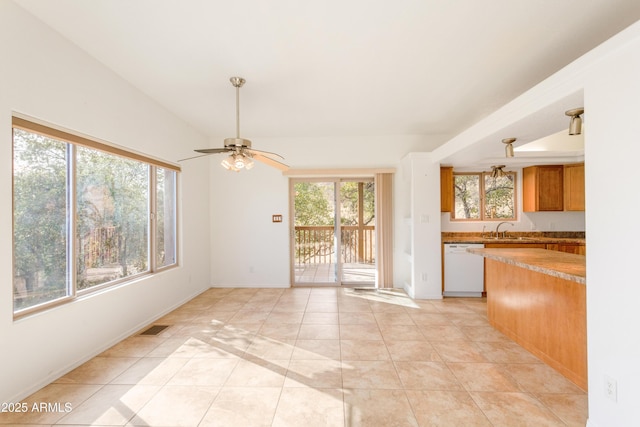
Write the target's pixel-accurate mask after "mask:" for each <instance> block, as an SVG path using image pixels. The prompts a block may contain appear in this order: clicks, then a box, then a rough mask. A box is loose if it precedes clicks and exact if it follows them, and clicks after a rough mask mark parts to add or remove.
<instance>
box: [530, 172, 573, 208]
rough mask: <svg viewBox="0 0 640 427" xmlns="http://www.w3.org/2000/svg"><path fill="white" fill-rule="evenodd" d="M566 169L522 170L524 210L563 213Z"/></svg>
mask: <svg viewBox="0 0 640 427" xmlns="http://www.w3.org/2000/svg"><path fill="white" fill-rule="evenodd" d="M563 179H564V167H563V166H562V165H545V166H530V167H527V168H524V169H523V170H522V188H523V190H522V192H523V194H522V210H523V211H524V212H540V211H561V210H563V208H564V203H563V202H564V192H563V188H564V187H563Z"/></svg>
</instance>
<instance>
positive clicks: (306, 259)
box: [295, 225, 376, 264]
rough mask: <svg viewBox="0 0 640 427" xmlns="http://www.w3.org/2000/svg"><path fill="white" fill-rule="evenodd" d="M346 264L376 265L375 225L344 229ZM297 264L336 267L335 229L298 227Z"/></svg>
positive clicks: (341, 228)
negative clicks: (330, 265) (334, 264)
mask: <svg viewBox="0 0 640 427" xmlns="http://www.w3.org/2000/svg"><path fill="white" fill-rule="evenodd" d="M340 234H341V242H342V250H341V254H340V255H341V262H343V263H367V264H373V263H375V252H376V244H375V226H373V225H365V226H357V225H343V226H341V227H340ZM295 245H296V254H295V255H296V260H295V262H296V264H332V263H334V262H335V261H336V259H335V256H336V255H335V243H334V227H333V226H332V225H327V226H304V227H303V226H296V227H295Z"/></svg>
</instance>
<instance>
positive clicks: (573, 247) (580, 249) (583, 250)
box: [558, 243, 587, 255]
mask: <svg viewBox="0 0 640 427" xmlns="http://www.w3.org/2000/svg"><path fill="white" fill-rule="evenodd" d="M558 250H559V251H560V252H567V253H570V254H578V255H586V254H587V247H586V246H585V245H579V244H577V243H558Z"/></svg>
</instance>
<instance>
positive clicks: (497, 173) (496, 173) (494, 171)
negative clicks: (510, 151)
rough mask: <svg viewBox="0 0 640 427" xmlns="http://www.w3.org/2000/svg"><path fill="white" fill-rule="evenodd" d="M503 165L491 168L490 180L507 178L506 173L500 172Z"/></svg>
mask: <svg viewBox="0 0 640 427" xmlns="http://www.w3.org/2000/svg"><path fill="white" fill-rule="evenodd" d="M503 167H505V165H498V166H491V175H490V176H491V178H493V179H496V178H501V177H503V176H507V173H506V172H505V171H503V170H502V168H503Z"/></svg>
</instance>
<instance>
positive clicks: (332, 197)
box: [290, 178, 376, 286]
mask: <svg viewBox="0 0 640 427" xmlns="http://www.w3.org/2000/svg"><path fill="white" fill-rule="evenodd" d="M290 189H291V204H292V206H291V211H292V218H293V221H292V230H291V248H292V253H291V264H292V278H293V284H294V285H302V286H305V285H306V286H309V285H318V286H319V285H333V286H336V285H359V286H375V271H376V270H375V215H374V212H375V191H374V182H373V178H371V179H366V178H363V179H352V178H350V179H338V178H335V179H292V180H291V183H290Z"/></svg>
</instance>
